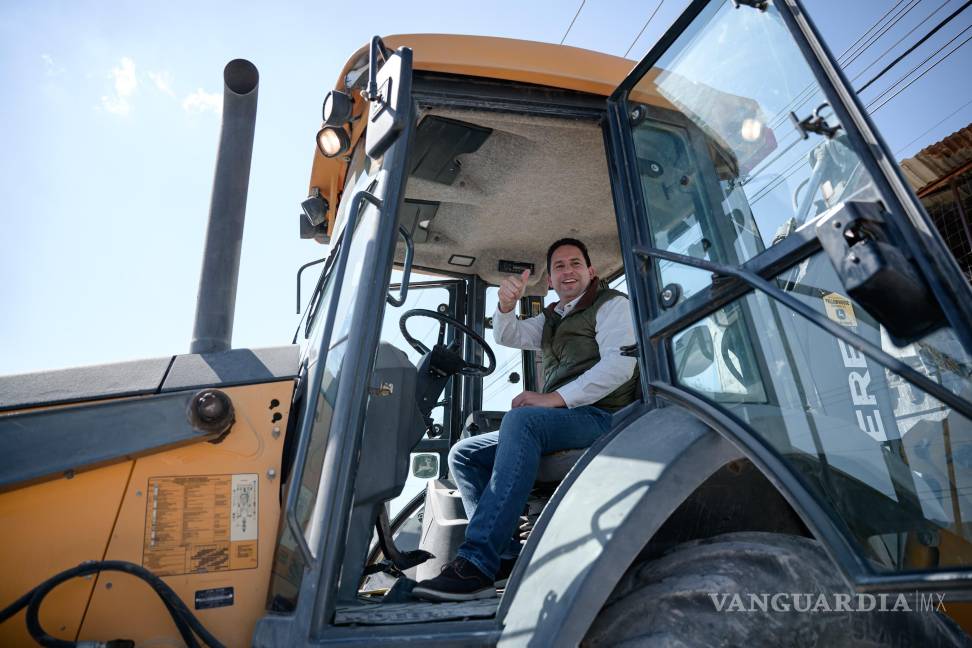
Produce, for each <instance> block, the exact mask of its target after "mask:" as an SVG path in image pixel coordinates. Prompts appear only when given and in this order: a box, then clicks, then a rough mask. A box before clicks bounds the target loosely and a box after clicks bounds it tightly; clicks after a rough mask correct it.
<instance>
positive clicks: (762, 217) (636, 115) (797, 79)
mask: <svg viewBox="0 0 972 648" xmlns="http://www.w3.org/2000/svg"><path fill="white" fill-rule="evenodd" d="M628 101H629V112H630V114H631V115H632V123H633V124H634V125H633V128H632V130H633V139H634V148H635V154H636V157H637V164H638V170H639V172H640V179H641V183H640V184H641V189H642V192H643V195H644V199H645V204H646V211H647V214H648V219H649V227H650V230H651V235H652V238H653V242H654V245H655V246H656V247H658V248H661V249H664V250H669V251H672V252H677V253H680V254H685V255H689V256H693V257H696V258H701V259H707V260H710V261H714V262H719V263H725V264H729V265H738V264H740V263H743V262H745V261H747V260H748V259H750V258H752V257H754V256H756V255H758V254H759V253H760V252H762V251H763V250H765V249H766V248H768V247H770V246H772V245H774V244H776V243H778V242H779V241H781V240H783V239H785V238H786V237H787V236H788V235H789V234H790V233H792V232H793V231H794V230H795V229H796V228H797V227H799V226H800V225H803V224H804V223H806V222H808V221H809V220H812V219H813V218H814V217H815V216H817V215H818V214H819V213H821V212H822V211H824V210H825V209H827V208H829V207H831V206H833V205H835V204H837V203H838V202H841V201H846V200H849V199H852V198H853V199H855V200H874V199H876V193H875V190H874V187H873V184H872V181H871V178H870V176H869V175H868V173H867V172H866V171H865V169H864V168H863V166H862V165H861V163H860V160H859V158H858V156H857V155H856V153H855V152H854V150H853V149H852V148H851V146H850V145H849V143H848V142H847V140H846V138H845V136H844V134H843V131H842V130H839V129H838V130H835V131H833V135H834V136H833V137H832V138H830V137H828V136H827V135H824V134H821V133H820V132H816V133H814V132H809V133H805V132H803V131H801V129H800V127H798V126H797V125H796V123H795V121H794V118H795V119H796V121H800V120H806V119H812V117H813V115H814V113H815V111H816V114H817V116H818V117H819V118H820V119H821V123H822V124H824V126H825V127H826V128H834V129H837V128H838V127H839V122H838V120H837V119H836V117H834V115H833V114H832V111H830V110H829V107H827V106H826V105H823V104H824V102H825V101H826V100H825V98H824V95H823V92H822V90H821V88H820V86H819V85H818V84H817V82H816V81H815V79H814V77H813V74H812V72H811V69H810V67H809V65H808V64H807V63H806V61H805V60H804V58H803V55H802V54H801V53H800V51H799V49H798V47H797V45H796V43H795V42H794V41H793V38H792V36H791V35H790V33H789V31H788V30H787V28H786V26H785V25H784V24H783V21H782V19H781V17H780V15H779V13H778V12H777V10H776V9H775V7H773V6H772V4H771V5H770V6H769V7H768V8H767V9H766V10H765V11H759V10H756V9H753V8H751V7H746V6H741V7H739V8H738V9H736V8H734V6H733V3H732V2H729V1H728V0H727V1H726V2H712V3H711V4H710V5H709V6H708V7H706V8H705V9H704V10H703V11H702V12H701V14H700V15H699V16H698V17H697V18H696V19H695V21H694V22H693V23H692V25H691V26H690V27H689V28H688V29H687V30H686V31H685V32H683V33H682V34H681V35H680V36H679V37H678V39H677V40H676V42H675V43H674V44H673V45H672V46H671V47H670V48H669V49H668V50H667V51H666V52H665V54H664V55H663V56H662V57H661V58H660V59H659V60H658V62H657V63H656V64H655V65H654V66H653V67H652V68H651V69H650V70H649V71H648V72H647V74H645V76H644V77H643V78H642V80H641V81H640V82H639V83H638V84H637V85H636V86H635V88H634V89H633V90H632V91H631V94H630V95H629V98H628ZM791 114H792V116H791ZM658 267H659V273H658V274H659V278H660V284H661V285H660V286H659V288H661V287H663V286H668V285H670V284H675V285H677V287H678V289H679V294H681V295H682V296H683V297H687V296H689V295H691V294H693V293H695V292H697V291H698V290H700V289H701V288H704V287H705V286H708V285H709V283H710V280H711V276H710V273H708V272H704V271H701V270H697V269H693V268H687V267H685V266H680V265H677V264H674V263H671V262H668V261H660V262H658Z"/></svg>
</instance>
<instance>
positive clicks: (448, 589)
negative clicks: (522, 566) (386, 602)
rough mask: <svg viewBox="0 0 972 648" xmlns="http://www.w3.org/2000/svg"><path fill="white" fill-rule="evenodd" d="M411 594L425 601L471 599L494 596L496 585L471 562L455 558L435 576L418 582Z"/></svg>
mask: <svg viewBox="0 0 972 648" xmlns="http://www.w3.org/2000/svg"><path fill="white" fill-rule="evenodd" d="M412 594H414V595H415V596H416V597H418V598H420V599H425V600H426V601H472V600H475V599H483V598H490V597H492V596H496V587H495V586H494V585H493V579H492V578H490V577H489V576H487V575H486V574H484V573H483V572H481V571H479V569H477V568H476V566H475V565H473V564H472V563H471V562H469V561H468V560H466V559H465V558H456V559H455V560H453V561H452V562H451V563H449V564H448V565H446V566H445V567H443V568H442V573H441V574H439V575H438V576H436V577H435V578H430V579H428V580H424V581H422V582H420V583H418V584H417V585H416V586H415V587H414V588H413V589H412Z"/></svg>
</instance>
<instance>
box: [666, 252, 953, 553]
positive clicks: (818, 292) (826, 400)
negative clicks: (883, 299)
mask: <svg viewBox="0 0 972 648" xmlns="http://www.w3.org/2000/svg"><path fill="white" fill-rule="evenodd" d="M776 281H777V285H779V286H780V287H781V288H782V289H783V290H785V291H786V292H788V293H790V294H791V295H792V296H794V297H795V298H796V299H798V300H800V301H802V302H803V303H805V304H806V305H808V306H810V307H811V308H813V309H814V310H816V311H818V312H819V313H820V314H822V315H825V316H826V317H828V318H830V319H831V320H832V321H834V322H836V323H838V324H840V325H841V326H844V327H846V328H847V329H848V331H850V332H852V333H854V334H855V335H859V336H861V337H862V338H864V339H865V340H867V341H869V342H871V343H872V344H874V345H876V346H878V347H880V348H882V349H883V350H884V351H885V352H887V353H888V354H890V355H892V356H894V357H896V358H898V359H899V360H902V361H903V362H905V363H906V364H907V365H909V366H910V367H911V368H912V369H915V370H916V371H918V372H920V373H922V374H923V375H925V376H926V377H928V378H929V379H931V380H932V381H934V382H937V383H939V384H941V385H942V386H943V387H945V388H946V389H948V390H949V391H951V392H953V393H955V394H957V395H959V396H962V395H966V396H967V395H969V394H972V362H970V358H969V357H968V356H967V354H966V353H965V352H964V351H963V349H962V347H961V345H960V344H959V343H958V342H957V340H956V339H955V336H954V334H953V333H952V332H951V331H950V330H948V329H942V330H939V331H937V332H935V333H933V334H931V335H929V336H927V337H926V338H925V339H923V340H920V341H918V342H915V343H913V344H909V345H907V346H905V347H899V346H896V345H895V344H894V343H893V342H892V340H891V337H890V336H889V335H888V333H887V331H886V330H885V329H884V327H882V326H881V325H880V323H879V322H877V321H876V320H875V319H874V318H873V317H871V316H870V315H869V314H868V313H867V312H866V311H865V310H864V309H863V308H861V307H860V306H859V305H858V304H857V303H855V302H854V301H853V300H852V299H850V298H848V297H846V296H845V295H844V294H843V288H842V286H841V283H840V281H839V279H838V277H837V275H836V274H835V272H834V270H833V267H832V265H831V263H830V260H829V258H827V257H826V256H825V255H823V254H817V255H815V256H813V257H811V258H809V259H807V260H806V261H804V262H803V263H800V264H798V265H797V266H795V267H793V268H791V269H790V270H788V271H786V272H784V273H783V274H781V275H780V276H778V277H777V279H776ZM671 346H672V357H673V359H674V361H673V364H674V365H675V366H674V374H675V376H676V381H677V382H679V383H681V384H682V385H683V386H685V387H688V388H689V389H691V390H693V391H695V392H696V393H698V394H699V395H702V396H704V397H706V398H708V399H710V400H712V401H713V402H715V403H718V404H720V405H722V406H723V407H724V408H726V409H728V410H729V411H730V412H731V413H732V414H734V415H735V416H736V417H738V418H739V419H740V420H741V421H742V422H744V423H746V424H747V425H748V426H749V427H750V428H751V429H752V430H754V431H755V432H756V433H757V434H758V435H760V436H761V437H762V439H763V440H764V441H765V442H766V443H767V444H768V445H769V446H770V447H772V448H773V449H774V450H775V451H776V452H778V453H779V454H780V455H782V456H783V457H784V459H786V460H787V461H788V462H789V463H790V465H791V467H792V468H793V471H794V473H795V474H796V475H798V476H799V477H800V478H801V479H802V480H803V481H804V483H805V484H806V485H807V486H808V487H809V488H810V490H811V491H812V492H814V493H815V494H816V495H817V497H818V499H819V500H820V501H821V502H823V503H824V504H825V505H826V506H827V507H828V508H829V509H830V511H831V513H832V514H833V515H834V516H835V517H836V518H838V519H839V520H840V524H842V525H843V526H844V528H845V529H846V530H847V531H848V535H850V536H851V537H852V538H854V539H855V540H856V541H857V543H858V545H859V547H860V550H861V553H862V555H864V556H867V557H868V558H869V559H870V561H871V562H872V564H873V565H874V567H875V568H876V569H878V570H884V571H915V570H918V571H920V570H931V569H936V568H945V567H958V566H968V565H972V526H970V522H972V495H970V494H972V421H970V420H968V419H967V418H965V417H963V416H962V415H960V414H959V413H958V412H955V411H953V410H952V409H951V408H950V407H948V406H946V405H944V404H943V403H942V402H940V401H938V400H937V399H935V398H934V397H933V396H931V395H930V394H928V393H926V392H925V391H923V390H922V389H920V388H919V387H917V386H915V385H914V384H912V383H910V382H908V381H906V380H905V379H904V378H902V376H900V375H898V374H896V373H894V372H893V371H890V370H888V369H886V368H884V367H883V366H882V365H880V364H878V363H877V362H874V361H873V360H871V359H869V358H868V357H866V356H865V355H864V354H862V353H861V352H860V351H858V350H857V349H856V348H854V347H853V346H851V345H848V344H846V343H845V342H843V341H842V340H840V339H838V338H835V337H833V336H832V335H831V334H829V333H828V332H826V331H824V330H823V329H822V328H820V327H818V326H816V325H815V324H813V323H812V322H810V321H809V320H807V319H805V318H803V317H802V316H800V315H798V314H797V313H795V312H793V311H791V310H790V309H788V308H786V307H785V306H783V305H781V304H779V303H778V302H775V301H773V300H771V299H770V298H768V297H766V296H765V295H763V294H762V293H751V294H750V295H748V296H746V297H744V298H743V299H740V300H738V301H735V302H733V303H731V304H730V305H728V306H726V307H724V308H722V309H720V310H718V311H716V312H715V313H714V314H712V315H711V316H709V317H706V318H704V319H702V320H700V321H699V322H697V323H696V324H694V325H693V326H690V327H689V328H687V329H685V330H683V331H682V332H680V333H678V334H676V335H675V336H674V337H673V339H672V341H671Z"/></svg>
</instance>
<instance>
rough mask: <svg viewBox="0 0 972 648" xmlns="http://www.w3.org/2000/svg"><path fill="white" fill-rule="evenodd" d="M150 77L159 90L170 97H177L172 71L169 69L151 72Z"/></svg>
mask: <svg viewBox="0 0 972 648" xmlns="http://www.w3.org/2000/svg"><path fill="white" fill-rule="evenodd" d="M148 76H149V79H151V80H152V83H154V84H155V87H156V89H157V90H158V91H159V92H162V93H164V94H167V95H169V96H170V97H175V96H176V94H175V91H173V90H172V73H171V72H169V71H168V70H165V71H163V72H149V73H148Z"/></svg>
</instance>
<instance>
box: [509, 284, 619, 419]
mask: <svg viewBox="0 0 972 648" xmlns="http://www.w3.org/2000/svg"><path fill="white" fill-rule="evenodd" d="M581 297H583V295H581V296H580V297H577V298H576V299H574V300H571V301H570V302H567V303H566V304H558V305H557V307H556V308H554V310H555V311H556V312H557V314H558V315H560V316H561V317H566V316H567V314H568V313H570V312H571V311H572V310H574V307H575V306H576V305H577V302H579V301H580V299H581ZM543 323H544V316H543V314H540V315H537V316H536V317H531V318H529V319H525V320H521V319H519V318H518V317H517V316H516V309H514V310H511V311H510V312H509V313H504V312H502V311H500V310H499V306H497V308H496V312H495V313H493V339H494V340H496V343H497V344H502V345H503V346H508V347H513V348H516V349H525V350H528V351H539V350H540V347H541V342H542V340H543ZM594 340H595V341H596V342H597V348H598V353H599V354H600V356H601V359H600V360H599V361H598V362H597V364H595V365H594V366H593V367H591V368H590V369H588V370H587V371H585V372H584V373H582V374H581V375H579V376H577V378H575V379H574V380H572V381H570V382H569V383H567V384H566V385H563V386H562V387H560V388H559V389H558V390H557V393H558V394H560V397H561V398H563V399H564V403H566V404H567V407H570V408H574V407H581V406H582V405H591V404H593V403H596V402H597V401H599V400H601V399H602V398H604V397H605V396H607V395H608V394H610V393H611V392H613V391H614V390H615V389H617V388H618V387H620V386H621V385H623V384H624V382H625V381H626V380H628V379H629V378H631V376H632V375H633V374H634V370H635V364H636V363H637V360H636V359H635V358H628V357H625V356H623V355H621V347H623V346H627V345H629V344H634V343H635V336H634V327H633V325H632V322H631V310H630V308H629V307H628V300H627V299H625V298H624V297H615V298H613V299H610V300H608V301H606V302H604V304H602V305H601V307H600V308H599V309H598V311H597V317H596V318H595V332H594Z"/></svg>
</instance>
